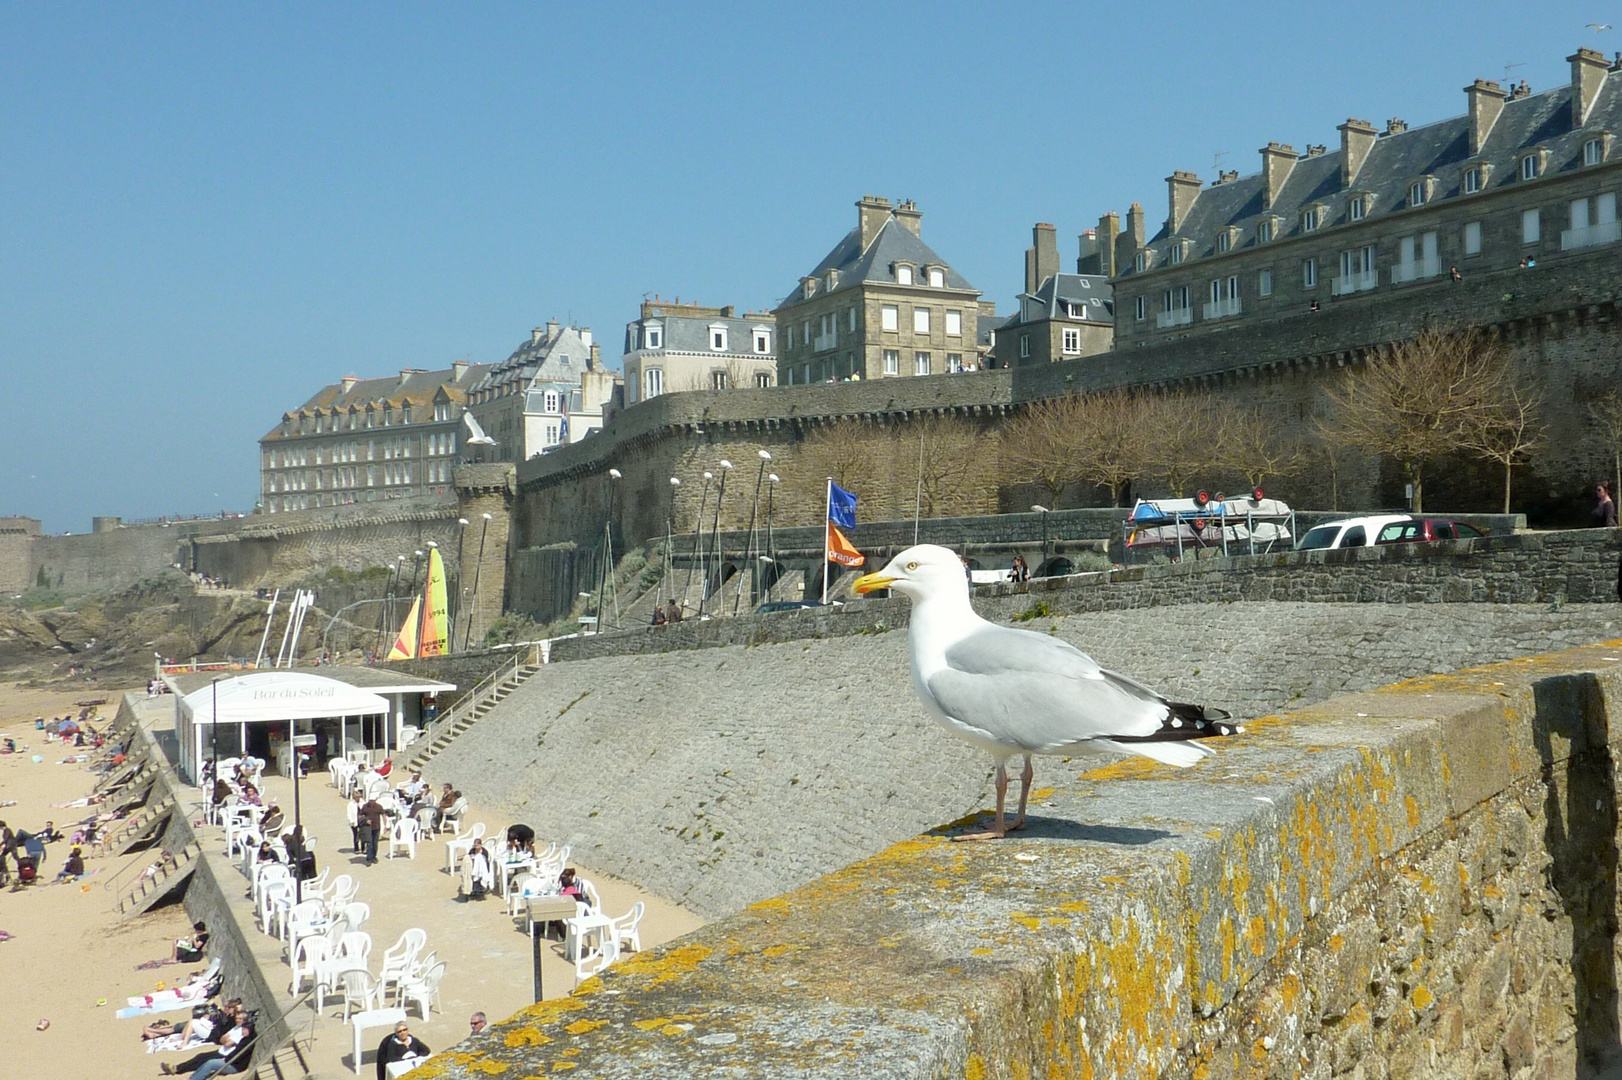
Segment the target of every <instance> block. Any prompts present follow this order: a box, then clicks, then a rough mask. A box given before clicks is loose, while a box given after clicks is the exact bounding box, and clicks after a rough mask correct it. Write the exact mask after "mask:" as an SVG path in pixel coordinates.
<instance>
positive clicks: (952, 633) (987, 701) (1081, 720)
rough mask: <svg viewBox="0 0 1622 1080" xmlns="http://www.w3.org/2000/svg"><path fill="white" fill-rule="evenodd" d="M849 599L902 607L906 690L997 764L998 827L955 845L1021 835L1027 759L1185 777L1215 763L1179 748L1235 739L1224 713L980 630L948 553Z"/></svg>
mask: <svg viewBox="0 0 1622 1080" xmlns="http://www.w3.org/2000/svg"><path fill="white" fill-rule="evenodd" d="M854 588H855V590H856V591H857V592H858V593H862V594H866V593H870V592H873V591H874V590H876V589H893V590H894V591H896V592H898V593H900V594H902V595H903V596H905V597H907V598H908V599H910V600H911V601H912V604H913V612H912V622H911V626H910V628H909V630H908V634H907V637H908V644H909V646H910V647H911V650H912V686H913V689H914V690H916V691H917V692H918V696H919V698H921V699H922V700H923V703H924V706H925V708H927V709H928V710H929V712H930V713H931V714H932V715H933V716H934V717H935V719H936V720H938V721H940V723H941V725H942V726H944V727H945V728H946V730H947V731H950V732H951V733H952V734H953V735H956V736H957V737H958V738H960V739H965V740H967V741H968V742H971V743H973V744H974V745H975V746H978V747H980V748H981V749H983V750H985V751H986V752H987V753H989V754H990V755H991V756H992V758H993V759H994V760H995V761H996V762H997V817H996V821H995V822H994V824H993V825H992V827H991V828H990V829H989V830H987V831H984V832H977V833H969V834H966V835H961V836H956V837H954V838H953V839H956V840H987V839H994V838H1000V837H1002V836H1004V835H1006V834H1007V833H1008V832H1009V831H1011V830H1013V829H1022V828H1024V827H1025V800H1026V798H1027V797H1028V796H1029V795H1030V791H1031V777H1032V775H1033V770H1032V768H1031V755H1032V754H1075V753H1078V752H1082V751H1088V750H1106V751H1114V752H1116V753H1122V754H1141V755H1143V756H1144V757H1148V758H1153V759H1154V760H1156V761H1163V762H1165V763H1166V764H1168V765H1177V766H1179V767H1182V768H1187V767H1188V766H1190V765H1194V764H1196V763H1198V762H1199V761H1201V760H1202V759H1204V758H1206V757H1209V756H1211V755H1212V753H1213V751H1211V750H1210V749H1209V748H1208V747H1205V746H1201V745H1200V744H1199V743H1195V742H1189V741H1188V740H1190V739H1193V738H1198V737H1201V736H1205V735H1229V734H1234V733H1236V732H1238V731H1241V730H1242V729H1241V728H1238V727H1236V726H1234V725H1232V724H1227V723H1223V722H1222V721H1225V720H1227V719H1228V714H1227V713H1225V712H1222V711H1220V710H1217V709H1210V710H1207V709H1204V708H1202V707H1201V706H1199V705H1189V704H1185V703H1181V702H1173V701H1168V700H1166V699H1165V698H1163V697H1161V696H1160V695H1159V694H1157V693H1155V692H1154V691H1153V690H1150V689H1149V688H1148V687H1146V686H1143V685H1141V684H1139V683H1136V682H1133V681H1132V680H1131V679H1128V678H1126V677H1125V676H1122V675H1117V674H1115V673H1114V672H1112V671H1105V670H1104V669H1103V668H1100V667H1099V666H1098V664H1097V662H1095V661H1094V660H1093V658H1092V657H1090V656H1088V655H1087V654H1086V653H1084V652H1082V651H1081V650H1080V649H1077V648H1076V647H1074V646H1073V645H1069V644H1067V643H1065V642H1063V641H1060V640H1059V639H1057V638H1053V637H1049V636H1047V635H1046V634H1036V633H1032V632H1031V631H1029V630H1018V629H1015V628H1013V627H1009V626H998V625H996V624H995V623H990V622H987V621H986V620H985V619H982V618H981V617H980V616H979V615H976V614H975V613H974V608H973V607H972V606H970V604H969V587H968V582H967V581H966V580H965V579H964V573H963V564H962V561H961V560H960V559H959V558H958V557H957V556H956V555H955V554H953V553H952V552H951V551H949V550H947V549H946V548H943V547H937V546H935V545H934V544H920V545H918V546H917V547H910V548H908V549H907V550H905V551H903V552H902V553H901V554H899V555H897V556H896V557H895V558H893V559H891V560H890V564H889V565H888V566H886V567H885V568H884V569H883V570H880V571H879V572H878V573H876V574H868V575H866V576H865V577H862V578H859V579H857V581H856V584H855V586H854ZM1016 754H1018V755H1022V756H1023V757H1024V758H1025V769H1024V772H1023V773H1022V774H1021V775H1020V788H1019V816H1018V817H1016V818H1015V819H1014V822H1013V824H1012V825H1008V824H1006V823H1005V819H1004V816H1003V804H1004V801H1005V798H1006V796H1007V794H1008V769H1007V765H1008V760H1009V759H1010V758H1012V757H1014V756H1015V755H1016Z"/></svg>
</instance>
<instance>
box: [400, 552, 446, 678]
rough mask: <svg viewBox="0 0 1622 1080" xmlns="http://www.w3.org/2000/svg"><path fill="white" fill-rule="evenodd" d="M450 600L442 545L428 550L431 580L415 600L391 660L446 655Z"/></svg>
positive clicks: (429, 579) (401, 628)
mask: <svg viewBox="0 0 1622 1080" xmlns="http://www.w3.org/2000/svg"><path fill="white" fill-rule="evenodd" d="M449 614H450V604H449V601H448V600H447V597H446V590H445V560H444V559H442V558H440V555H439V549H438V548H430V549H429V550H428V581H427V583H426V584H425V585H424V586H423V589H422V595H421V596H418V597H416V598H414V599H413V600H412V601H411V613H410V614H409V615H407V616H406V620H405V625H404V626H402V627H400V634H399V636H398V637H396V638H395V639H394V646H393V647H392V648H391V649H389V656H388V658H389V659H390V660H410V659H412V658H414V657H419V656H444V655H445V654H446V653H447V652H449V651H450V618H449Z"/></svg>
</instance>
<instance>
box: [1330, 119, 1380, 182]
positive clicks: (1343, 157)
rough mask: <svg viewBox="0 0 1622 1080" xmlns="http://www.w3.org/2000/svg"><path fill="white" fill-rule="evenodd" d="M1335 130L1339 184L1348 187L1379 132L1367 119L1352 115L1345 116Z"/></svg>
mask: <svg viewBox="0 0 1622 1080" xmlns="http://www.w3.org/2000/svg"><path fill="white" fill-rule="evenodd" d="M1336 130H1338V131H1339V132H1340V186H1341V187H1343V188H1349V187H1351V186H1352V181H1353V180H1356V179H1357V173H1358V170H1360V169H1362V168H1363V162H1364V161H1365V160H1366V159H1367V158H1368V156H1369V150H1370V149H1371V148H1372V147H1373V146H1374V140H1375V139H1377V138H1379V137H1380V133H1379V132H1378V131H1376V130H1375V129H1374V125H1373V124H1371V123H1369V122H1368V121H1367V120H1358V119H1356V118H1354V117H1347V119H1346V122H1345V123H1344V124H1342V125H1340V127H1339V128H1337V129H1336Z"/></svg>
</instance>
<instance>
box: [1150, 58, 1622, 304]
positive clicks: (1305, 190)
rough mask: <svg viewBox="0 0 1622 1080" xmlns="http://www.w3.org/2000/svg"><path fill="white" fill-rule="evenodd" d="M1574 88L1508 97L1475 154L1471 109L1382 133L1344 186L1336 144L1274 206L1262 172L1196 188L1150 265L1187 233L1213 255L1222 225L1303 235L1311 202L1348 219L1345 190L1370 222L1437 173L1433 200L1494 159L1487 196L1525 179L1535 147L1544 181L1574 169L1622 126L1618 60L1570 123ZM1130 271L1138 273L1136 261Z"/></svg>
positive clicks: (1237, 247)
mask: <svg viewBox="0 0 1622 1080" xmlns="http://www.w3.org/2000/svg"><path fill="white" fill-rule="evenodd" d="M1571 96H1572V88H1571V86H1570V84H1566V85H1563V86H1558V87H1555V88H1553V89H1550V90H1546V91H1544V92H1542V93H1539V94H1530V95H1528V96H1525V97H1520V98H1513V99H1510V100H1507V101H1505V102H1504V103H1503V111H1502V113H1501V114H1500V115H1499V117H1498V120H1497V122H1496V123H1495V124H1494V125H1493V126H1492V130H1491V131H1490V132H1489V134H1488V136H1487V139H1486V142H1485V143H1484V144H1483V145H1482V148H1481V152H1480V153H1479V154H1476V155H1471V153H1470V117H1469V115H1468V114H1465V115H1460V116H1454V117H1450V118H1448V119H1446V120H1441V121H1438V122H1436V123H1433V124H1426V125H1424V126H1422V127H1416V128H1411V129H1409V130H1406V131H1398V132H1395V133H1389V134H1382V135H1380V136H1379V137H1378V138H1376V139H1375V140H1374V144H1373V146H1371V147H1370V148H1369V152H1368V156H1367V157H1366V158H1365V159H1364V161H1363V165H1362V167H1361V168H1360V169H1359V170H1358V173H1357V175H1356V176H1354V177H1353V178H1352V181H1351V183H1350V184H1349V185H1345V186H1343V185H1342V184H1341V176H1340V174H1341V159H1342V151H1340V150H1339V149H1335V150H1332V151H1326V152H1325V153H1322V154H1319V155H1316V156H1308V157H1300V158H1298V159H1297V160H1296V161H1295V162H1294V165H1293V167H1292V169H1291V170H1290V174H1289V176H1288V177H1287V178H1286V180H1285V181H1284V184H1283V185H1282V187H1281V189H1280V191H1279V195H1278V197H1277V198H1276V199H1275V200H1274V202H1273V205H1272V207H1271V208H1269V209H1265V210H1264V209H1263V206H1262V203H1263V190H1264V177H1263V173H1261V172H1257V173H1252V174H1251V175H1249V176H1242V177H1239V178H1238V179H1236V180H1230V181H1228V182H1226V183H1220V184H1213V185H1211V186H1210V187H1207V188H1205V189H1203V190H1201V191H1200V192H1199V194H1198V197H1197V198H1196V199H1195V200H1194V204H1193V206H1192V207H1191V208H1190V209H1189V212H1188V216H1187V217H1186V218H1185V219H1184V221H1183V222H1182V224H1181V225H1180V227H1179V228H1178V229H1177V230H1176V231H1175V232H1168V231H1167V230H1166V228H1165V227H1164V226H1162V228H1161V230H1160V232H1159V233H1158V234H1156V235H1155V237H1154V238H1153V239H1152V240H1150V241H1149V242H1148V244H1146V245H1145V247H1146V249H1147V250H1148V251H1150V252H1151V253H1153V254H1152V257H1151V262H1150V265H1149V269H1151V270H1158V269H1161V268H1163V267H1165V266H1166V265H1167V262H1168V259H1167V249H1168V248H1169V247H1170V245H1171V243H1172V241H1174V240H1186V241H1188V251H1187V252H1186V257H1187V258H1190V259H1192V258H1198V257H1200V256H1203V255H1211V254H1215V253H1216V252H1215V244H1216V236H1217V233H1218V232H1219V231H1220V230H1222V229H1225V228H1228V227H1230V226H1231V227H1235V228H1237V229H1238V230H1239V233H1238V235H1237V236H1236V237H1235V238H1234V240H1233V247H1232V249H1231V250H1232V251H1235V252H1237V251H1245V250H1249V249H1252V248H1255V247H1257V246H1258V245H1259V241H1258V239H1257V235H1256V226H1257V225H1258V223H1259V222H1260V221H1261V220H1262V218H1263V217H1275V218H1277V219H1278V222H1277V228H1276V232H1275V234H1274V237H1273V239H1274V241H1275V242H1277V241H1279V240H1285V239H1289V238H1292V237H1296V236H1300V235H1302V233H1303V230H1302V227H1301V215H1302V211H1303V210H1305V209H1307V208H1309V207H1311V206H1313V205H1314V204H1318V205H1321V206H1322V207H1323V208H1324V213H1323V217H1322V219H1321V220H1320V221H1319V223H1318V229H1320V230H1321V229H1325V228H1329V227H1331V226H1334V225H1342V224H1346V223H1347V222H1348V221H1349V220H1350V202H1349V199H1348V198H1347V196H1349V195H1352V194H1354V193H1356V194H1361V193H1367V194H1368V195H1370V196H1372V198H1371V200H1370V205H1369V207H1368V208H1367V210H1366V212H1365V215H1364V218H1363V220H1365V221H1367V220H1370V219H1375V218H1379V217H1381V216H1383V215H1385V214H1389V213H1393V212H1396V211H1401V210H1407V209H1410V204H1409V188H1410V187H1411V186H1412V185H1413V184H1414V183H1415V182H1417V181H1420V180H1422V179H1424V178H1426V177H1434V179H1435V186H1434V188H1433V190H1432V191H1431V192H1430V194H1429V197H1428V198H1427V199H1426V200H1425V201H1426V204H1427V205H1429V204H1432V203H1436V202H1439V201H1441V200H1444V199H1450V198H1454V197H1457V196H1459V195H1461V194H1463V191H1462V186H1463V182H1464V172H1465V170H1466V169H1467V168H1468V167H1471V166H1475V165H1485V166H1487V170H1486V171H1487V175H1486V176H1485V178H1484V181H1483V183H1482V187H1481V193H1482V194H1485V193H1487V192H1492V191H1498V190H1501V189H1503V188H1507V187H1512V186H1514V185H1516V184H1520V183H1525V181H1523V180H1521V178H1520V158H1521V157H1522V156H1523V155H1524V154H1525V153H1527V152H1529V151H1533V150H1543V151H1546V152H1547V154H1548V157H1547V160H1546V162H1545V164H1544V166H1543V171H1542V172H1541V174H1540V176H1539V179H1542V178H1544V177H1552V176H1557V175H1560V174H1562V173H1569V172H1574V171H1576V170H1578V169H1580V168H1582V161H1583V144H1584V143H1585V142H1587V141H1588V140H1589V139H1592V138H1594V137H1596V136H1597V135H1600V134H1603V133H1609V134H1612V135H1618V134H1622V73H1619V72H1618V71H1617V70H1616V69H1615V68H1613V69H1612V70H1610V71H1609V72H1607V73H1606V77H1605V79H1604V82H1603V83H1602V84H1601V86H1600V88H1599V92H1598V94H1597V96H1596V97H1595V99H1594V103H1593V105H1592V107H1591V108H1590V110H1589V114H1588V116H1587V118H1586V120H1585V121H1584V123H1583V125H1582V126H1581V127H1573V125H1572V110H1571ZM1617 154H1618V150H1617V148H1616V146H1615V145H1614V144H1613V145H1611V146H1608V147H1607V150H1606V154H1605V158H1604V160H1605V161H1606V162H1609V161H1613V160H1615V159H1616V157H1617ZM1472 197H1473V196H1472ZM1124 272H1125V273H1126V274H1131V273H1132V268H1131V267H1127V268H1125V271H1124Z"/></svg>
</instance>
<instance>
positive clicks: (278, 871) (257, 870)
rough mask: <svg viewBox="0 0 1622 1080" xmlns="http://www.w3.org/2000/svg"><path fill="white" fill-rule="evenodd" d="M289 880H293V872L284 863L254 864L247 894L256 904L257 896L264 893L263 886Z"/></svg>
mask: <svg viewBox="0 0 1622 1080" xmlns="http://www.w3.org/2000/svg"><path fill="white" fill-rule="evenodd" d="M291 880H293V871H292V870H291V869H290V868H289V867H288V866H287V864H286V863H254V864H253V885H252V886H251V887H250V888H249V890H248V893H249V895H250V896H251V897H252V898H253V900H254V902H255V903H257V902H258V900H259V894H260V893H261V892H263V891H264V888H265V886H267V885H269V884H270V883H271V882H273V881H291Z"/></svg>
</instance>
